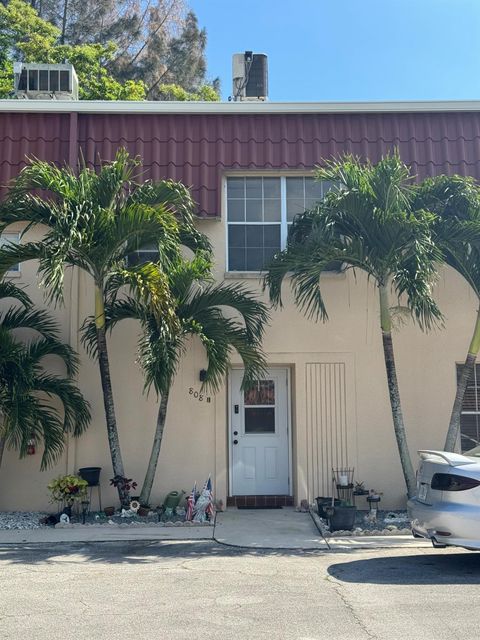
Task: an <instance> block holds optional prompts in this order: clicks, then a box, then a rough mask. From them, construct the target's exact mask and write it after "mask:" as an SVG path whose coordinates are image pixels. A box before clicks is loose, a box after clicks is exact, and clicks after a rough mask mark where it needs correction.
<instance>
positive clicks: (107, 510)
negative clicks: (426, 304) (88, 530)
mask: <svg viewBox="0 0 480 640" xmlns="http://www.w3.org/2000/svg"><path fill="white" fill-rule="evenodd" d="M103 512H104V514H105V515H106V516H108V517H110V516H113V515H115V507H105V509H104V510H103Z"/></svg>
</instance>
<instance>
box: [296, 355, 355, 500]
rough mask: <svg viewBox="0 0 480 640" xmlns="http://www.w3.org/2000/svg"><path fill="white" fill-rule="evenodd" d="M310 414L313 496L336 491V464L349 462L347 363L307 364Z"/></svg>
mask: <svg viewBox="0 0 480 640" xmlns="http://www.w3.org/2000/svg"><path fill="white" fill-rule="evenodd" d="M305 373H306V403H307V406H306V416H307V425H306V426H307V446H308V451H307V455H308V469H309V490H310V495H311V497H316V496H320V495H323V496H330V495H331V494H332V467H333V468H337V467H345V466H347V465H349V448H350V447H351V443H349V436H348V420H347V384H346V367H345V363H344V362H319V363H307V364H306V371H305Z"/></svg>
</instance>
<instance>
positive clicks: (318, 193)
mask: <svg viewBox="0 0 480 640" xmlns="http://www.w3.org/2000/svg"><path fill="white" fill-rule="evenodd" d="M323 194H324V190H323V183H322V182H321V181H320V180H315V178H305V197H306V198H311V199H312V200H321V199H322V196H323Z"/></svg>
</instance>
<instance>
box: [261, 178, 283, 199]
mask: <svg viewBox="0 0 480 640" xmlns="http://www.w3.org/2000/svg"><path fill="white" fill-rule="evenodd" d="M263 197H264V198H278V199H280V178H264V179H263Z"/></svg>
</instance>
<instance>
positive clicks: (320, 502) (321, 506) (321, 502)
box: [315, 497, 340, 520]
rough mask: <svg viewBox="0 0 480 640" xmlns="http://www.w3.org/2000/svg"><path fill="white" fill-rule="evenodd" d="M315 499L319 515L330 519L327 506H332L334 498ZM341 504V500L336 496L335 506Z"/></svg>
mask: <svg viewBox="0 0 480 640" xmlns="http://www.w3.org/2000/svg"><path fill="white" fill-rule="evenodd" d="M315 500H316V501H317V509H318V515H319V516H320V518H324V519H325V520H328V514H327V512H326V510H325V507H331V506H332V498H328V497H327V498H325V497H319V498H315ZM339 504H340V500H337V498H335V499H334V501H333V506H334V507H337V506H338V505H339Z"/></svg>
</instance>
